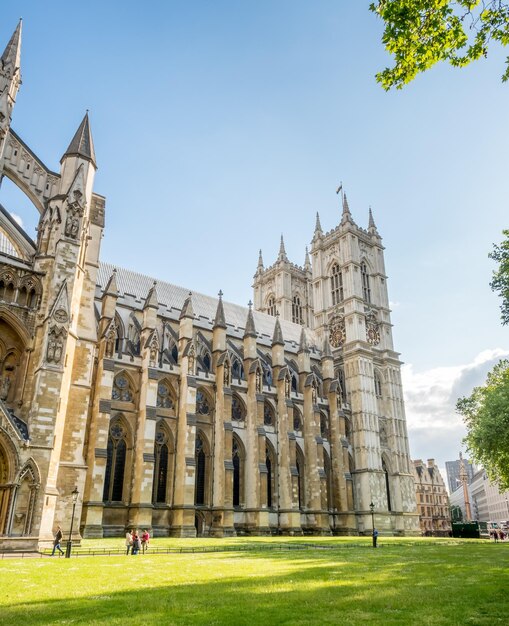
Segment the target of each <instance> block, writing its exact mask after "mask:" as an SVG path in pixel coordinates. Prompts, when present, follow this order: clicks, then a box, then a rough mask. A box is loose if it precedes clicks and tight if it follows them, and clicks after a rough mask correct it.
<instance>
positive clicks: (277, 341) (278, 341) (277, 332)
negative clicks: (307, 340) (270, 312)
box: [272, 313, 285, 346]
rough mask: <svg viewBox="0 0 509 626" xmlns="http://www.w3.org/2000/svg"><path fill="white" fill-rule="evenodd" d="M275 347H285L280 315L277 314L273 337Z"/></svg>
mask: <svg viewBox="0 0 509 626" xmlns="http://www.w3.org/2000/svg"><path fill="white" fill-rule="evenodd" d="M272 345H273V346H277V345H279V346H284V345H285V340H284V339H283V332H282V331H281V324H280V323H279V313H277V314H276V323H275V324H274V334H273V335H272Z"/></svg>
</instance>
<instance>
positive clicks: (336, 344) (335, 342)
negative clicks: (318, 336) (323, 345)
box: [329, 316, 346, 348]
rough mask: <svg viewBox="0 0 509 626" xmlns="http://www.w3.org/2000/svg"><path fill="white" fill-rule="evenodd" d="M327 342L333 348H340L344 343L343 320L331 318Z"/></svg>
mask: <svg viewBox="0 0 509 626" xmlns="http://www.w3.org/2000/svg"><path fill="white" fill-rule="evenodd" d="M329 341H330V344H331V346H332V347H333V348H340V347H341V346H342V345H343V344H344V343H345V341H346V328H345V319H344V318H343V317H339V316H337V317H333V318H332V319H331V321H330V322H329Z"/></svg>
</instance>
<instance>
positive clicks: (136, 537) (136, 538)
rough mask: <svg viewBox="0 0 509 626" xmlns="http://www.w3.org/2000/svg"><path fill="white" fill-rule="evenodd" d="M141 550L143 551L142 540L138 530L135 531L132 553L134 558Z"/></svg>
mask: <svg viewBox="0 0 509 626" xmlns="http://www.w3.org/2000/svg"><path fill="white" fill-rule="evenodd" d="M140 549H141V539H140V536H139V535H138V531H137V530H133V549H132V551H131V554H132V555H133V556H135V555H136V554H138V552H139V551H140Z"/></svg>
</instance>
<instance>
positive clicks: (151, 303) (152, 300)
mask: <svg viewBox="0 0 509 626" xmlns="http://www.w3.org/2000/svg"><path fill="white" fill-rule="evenodd" d="M147 307H151V308H156V309H157V308H159V301H158V298H157V281H155V280H154V284H153V285H152V287H151V288H150V291H149V292H148V294H147V299H146V300H145V307H144V308H147Z"/></svg>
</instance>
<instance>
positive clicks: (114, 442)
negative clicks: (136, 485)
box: [103, 420, 127, 502]
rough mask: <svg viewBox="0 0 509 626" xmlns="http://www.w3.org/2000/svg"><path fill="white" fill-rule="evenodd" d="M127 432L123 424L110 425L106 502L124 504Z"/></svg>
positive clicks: (118, 422) (105, 488)
mask: <svg viewBox="0 0 509 626" xmlns="http://www.w3.org/2000/svg"><path fill="white" fill-rule="evenodd" d="M126 440H127V432H126V429H125V428H124V426H123V424H122V423H121V422H120V421H119V420H116V421H113V422H112V423H111V425H110V432H109V436H108V447H107V457H106V472H105V477H104V491H103V501H104V502H122V499H123V498H122V496H123V491H124V472H125V464H126V453H127V443H126Z"/></svg>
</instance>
